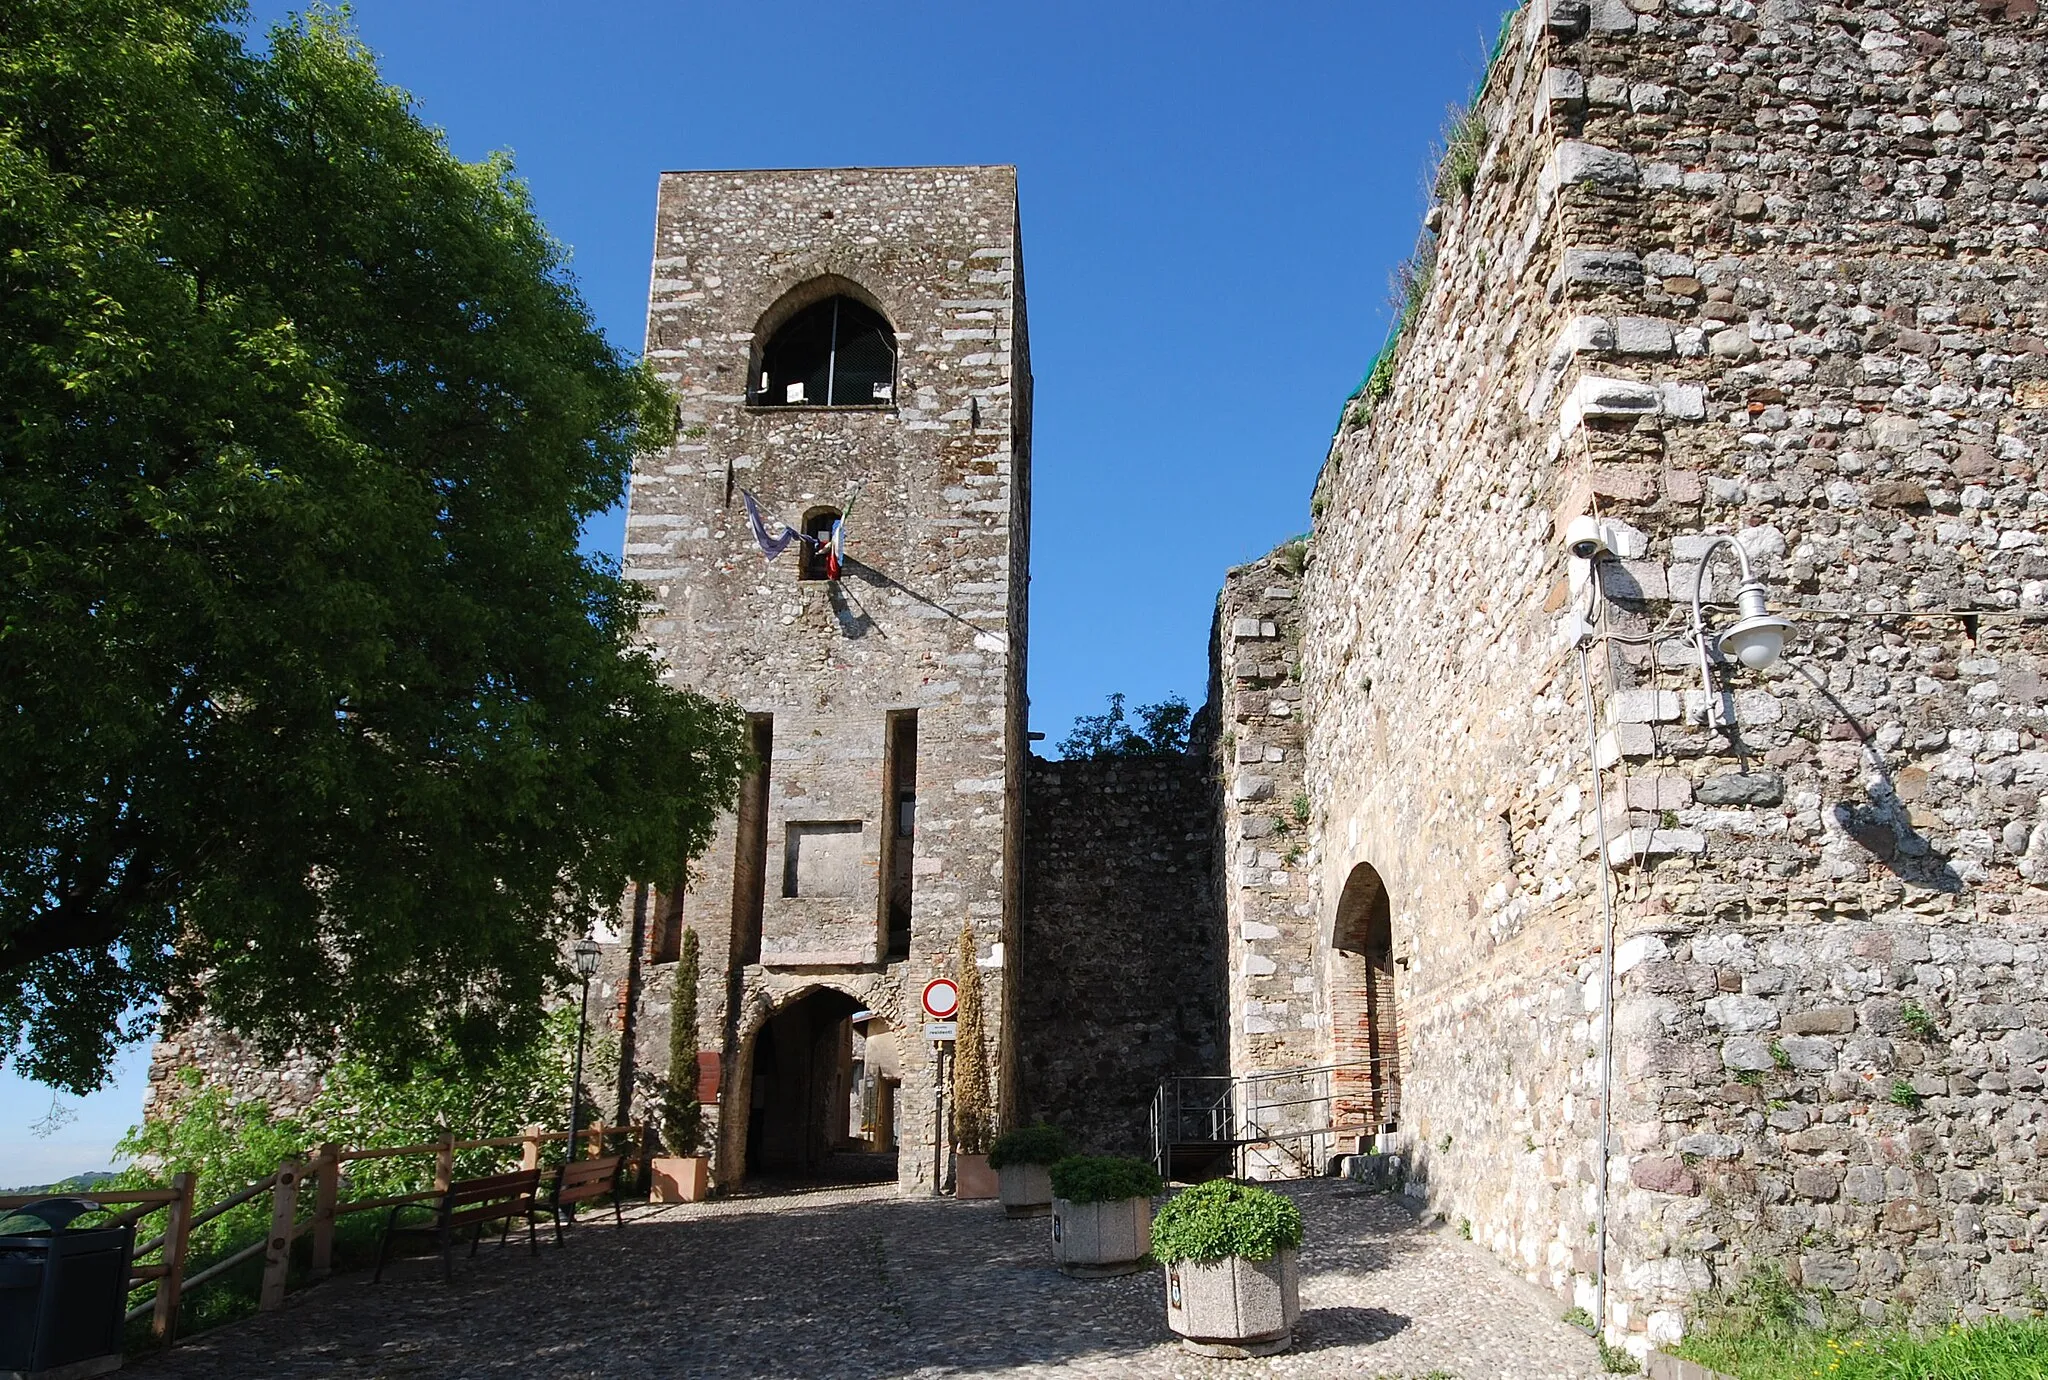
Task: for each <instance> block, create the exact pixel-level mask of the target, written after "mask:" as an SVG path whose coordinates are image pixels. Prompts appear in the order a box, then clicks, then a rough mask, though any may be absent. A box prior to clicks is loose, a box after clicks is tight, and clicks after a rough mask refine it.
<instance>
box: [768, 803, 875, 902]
mask: <svg viewBox="0 0 2048 1380" xmlns="http://www.w3.org/2000/svg"><path fill="white" fill-rule="evenodd" d="M861 880H862V878H861V822H860V821H859V820H857V819H810V820H791V821H790V822H789V835H788V846H787V847H786V848H785V849H784V850H783V854H782V894H783V895H784V896H802V897H819V896H826V897H831V896H852V895H855V894H857V893H858V892H859V890H860V885H861Z"/></svg>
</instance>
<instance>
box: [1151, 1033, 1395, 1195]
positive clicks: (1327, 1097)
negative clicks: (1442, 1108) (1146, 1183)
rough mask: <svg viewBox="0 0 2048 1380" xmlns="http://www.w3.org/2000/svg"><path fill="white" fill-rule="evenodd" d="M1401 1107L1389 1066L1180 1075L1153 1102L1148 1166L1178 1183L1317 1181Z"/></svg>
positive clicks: (1363, 1063) (1387, 1127)
mask: <svg viewBox="0 0 2048 1380" xmlns="http://www.w3.org/2000/svg"><path fill="white" fill-rule="evenodd" d="M1400 1105H1401V1086H1400V1083H1399V1081H1398V1079H1397V1077H1396V1075H1395V1074H1394V1071H1393V1062H1392V1061H1391V1060H1376V1059H1358V1060H1353V1061H1350V1062H1348V1063H1341V1064H1317V1065H1314V1066H1312V1067H1308V1068H1298V1069H1274V1070H1267V1071H1261V1072H1258V1073H1252V1074H1246V1075H1244V1076H1242V1077H1230V1076H1228V1075H1202V1074H1193V1075H1179V1076H1175V1077H1172V1078H1168V1079H1165V1080H1164V1081H1162V1082H1161V1083H1160V1085H1159V1088H1158V1091H1157V1092H1155V1093H1154V1094H1153V1096H1152V1158H1153V1162H1154V1164H1156V1165H1157V1166H1158V1169H1159V1173H1160V1176H1161V1177H1162V1178H1165V1179H1168V1180H1173V1181H1177V1182H1180V1183H1198V1182H1200V1181H1201V1180H1203V1179H1215V1178H1221V1177H1224V1176H1225V1175H1229V1176H1231V1177H1234V1178H1240V1179H1249V1178H1260V1179H1305V1178H1316V1177H1320V1176H1322V1175H1325V1174H1328V1173H1331V1172H1333V1166H1334V1165H1335V1163H1336V1161H1337V1159H1338V1158H1339V1156H1341V1155H1347V1154H1351V1153H1354V1152H1356V1151H1358V1150H1360V1149H1362V1148H1363V1144H1362V1142H1363V1141H1365V1140H1366V1139H1369V1138H1371V1137H1375V1136H1378V1135H1381V1134H1384V1133H1385V1132H1388V1131H1391V1130H1393V1129H1394V1127H1395V1125H1396V1124H1397V1122H1398V1120H1399V1117H1400Z"/></svg>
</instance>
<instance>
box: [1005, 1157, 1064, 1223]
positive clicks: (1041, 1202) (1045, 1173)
mask: <svg viewBox="0 0 2048 1380" xmlns="http://www.w3.org/2000/svg"><path fill="white" fill-rule="evenodd" d="M996 1196H997V1197H998V1198H1001V1199H1002V1200H1003V1215H1004V1216H1006V1217H1043V1216H1045V1214H1047V1213H1048V1212H1051V1211H1052V1170H1051V1168H1050V1166H1047V1165H1043V1164H1006V1165H1004V1166H1003V1167H1002V1168H1001V1169H998V1170H997V1171H996Z"/></svg>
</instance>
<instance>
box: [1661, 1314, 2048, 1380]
mask: <svg viewBox="0 0 2048 1380" xmlns="http://www.w3.org/2000/svg"><path fill="white" fill-rule="evenodd" d="M1678 1354H1679V1355H1680V1356H1683V1357H1685V1358H1686V1359H1688V1360H1692V1361H1698V1362H1699V1363H1700V1364H1701V1365H1704V1366H1711V1367H1712V1368H1713V1369H1715V1370H1722V1371H1726V1372H1728V1373H1729V1374H1730V1375H1734V1376H1737V1377H1738V1378H1739V1380H1959V1377H1962V1376H1968V1377H1970V1380H2039V1377H2040V1376H2042V1375H2048V1319H2042V1318H2029V1319H2027V1320H2025V1321H2024V1322H2012V1321H2009V1320H2007V1319H2004V1318H1994V1319H1992V1320H1990V1321H1988V1322H1981V1323H1974V1324H1971V1325H1969V1326H1954V1327H1950V1328H1948V1329H1946V1330H1945V1331H1941V1332H1929V1333H1924V1334H1921V1335H1918V1336H1916V1335H1914V1334H1913V1333H1911V1332H1909V1331H1907V1330H1906V1329H1905V1328H1902V1327H1890V1328H1869V1329H1855V1330H1850V1331H1846V1332H1836V1331H1823V1330H1821V1329H1819V1328H1803V1327H1801V1328H1792V1329H1788V1330H1786V1331H1784V1332H1779V1333H1759V1332H1744V1331H1737V1330H1733V1329H1727V1328H1714V1329H1710V1330H1707V1331H1702V1332H1698V1333H1695V1334H1694V1335H1692V1336H1691V1337H1688V1338H1686V1340H1685V1342H1684V1344H1683V1345H1681V1346H1680V1347H1679V1348H1678Z"/></svg>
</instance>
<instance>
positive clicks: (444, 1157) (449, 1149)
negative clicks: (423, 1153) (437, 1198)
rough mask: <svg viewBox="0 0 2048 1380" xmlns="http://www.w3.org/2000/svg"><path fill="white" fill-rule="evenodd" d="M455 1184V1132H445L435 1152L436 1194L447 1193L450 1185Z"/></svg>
mask: <svg viewBox="0 0 2048 1380" xmlns="http://www.w3.org/2000/svg"><path fill="white" fill-rule="evenodd" d="M454 1182H455V1132H453V1131H443V1132H442V1133H441V1143H440V1146H439V1148H437V1149H436V1150H435V1151H434V1192H436V1193H446V1192H447V1191H448V1185H450V1184H452V1183H454Z"/></svg>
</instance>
